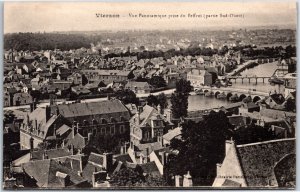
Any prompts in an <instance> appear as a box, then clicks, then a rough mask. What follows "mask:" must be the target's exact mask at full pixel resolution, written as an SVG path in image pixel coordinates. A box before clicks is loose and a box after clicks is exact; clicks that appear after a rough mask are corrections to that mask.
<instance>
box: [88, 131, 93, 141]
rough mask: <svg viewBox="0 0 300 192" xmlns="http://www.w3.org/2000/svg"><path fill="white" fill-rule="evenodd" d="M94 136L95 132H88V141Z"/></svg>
mask: <svg viewBox="0 0 300 192" xmlns="http://www.w3.org/2000/svg"><path fill="white" fill-rule="evenodd" d="M92 137H93V133H88V141H91V139H92Z"/></svg>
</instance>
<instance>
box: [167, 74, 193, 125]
mask: <svg viewBox="0 0 300 192" xmlns="http://www.w3.org/2000/svg"><path fill="white" fill-rule="evenodd" d="M191 90H192V86H191V83H190V82H189V81H186V80H184V79H180V80H179V81H177V82H176V90H175V92H174V93H172V95H171V104H172V106H171V111H172V116H173V117H174V118H175V119H177V118H180V117H186V116H187V113H188V97H189V92H190V91H191Z"/></svg>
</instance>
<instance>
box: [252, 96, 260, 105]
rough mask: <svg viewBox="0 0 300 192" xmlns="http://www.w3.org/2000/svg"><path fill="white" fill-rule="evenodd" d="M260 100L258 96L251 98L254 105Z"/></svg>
mask: <svg viewBox="0 0 300 192" xmlns="http://www.w3.org/2000/svg"><path fill="white" fill-rule="evenodd" d="M260 100H261V97H260V96H258V95H256V96H254V98H253V102H254V103H256V102H257V101H260Z"/></svg>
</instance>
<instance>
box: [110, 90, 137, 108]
mask: <svg viewBox="0 0 300 192" xmlns="http://www.w3.org/2000/svg"><path fill="white" fill-rule="evenodd" d="M115 95H116V98H117V99H119V100H121V101H122V102H123V103H124V104H125V105H126V104H128V103H133V104H137V105H138V104H139V98H137V97H136V94H135V93H134V92H133V91H131V90H129V89H124V90H118V91H117V92H116V93H115Z"/></svg>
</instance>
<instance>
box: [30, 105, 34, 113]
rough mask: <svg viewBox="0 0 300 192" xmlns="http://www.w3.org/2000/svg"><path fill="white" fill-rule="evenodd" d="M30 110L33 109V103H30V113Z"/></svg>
mask: <svg viewBox="0 0 300 192" xmlns="http://www.w3.org/2000/svg"><path fill="white" fill-rule="evenodd" d="M32 111H34V109H33V103H30V113H32Z"/></svg>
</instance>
